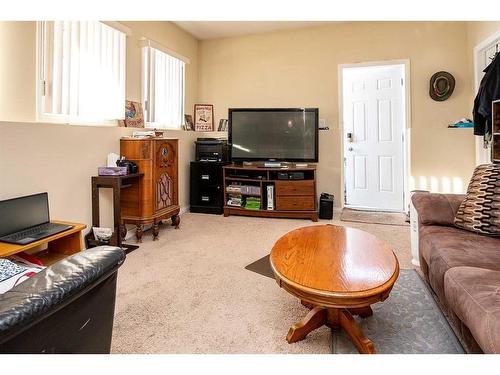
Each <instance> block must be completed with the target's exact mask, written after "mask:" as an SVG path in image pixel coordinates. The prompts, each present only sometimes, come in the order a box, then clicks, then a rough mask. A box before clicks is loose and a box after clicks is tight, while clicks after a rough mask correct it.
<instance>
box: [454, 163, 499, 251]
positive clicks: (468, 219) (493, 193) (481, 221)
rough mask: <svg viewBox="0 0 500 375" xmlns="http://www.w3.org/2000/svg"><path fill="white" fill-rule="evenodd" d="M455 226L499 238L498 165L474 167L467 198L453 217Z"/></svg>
mask: <svg viewBox="0 0 500 375" xmlns="http://www.w3.org/2000/svg"><path fill="white" fill-rule="evenodd" d="M455 225H456V226H457V227H460V228H463V229H466V230H469V231H471V232H475V233H479V234H486V235H491V236H500V164H483V165H479V166H477V167H476V169H475V170H474V174H473V175H472V178H471V181H470V183H469V187H468V188H467V196H466V198H465V199H464V201H463V202H462V204H461V205H460V207H459V208H458V211H457V214H456V215H455ZM499 250H500V249H499Z"/></svg>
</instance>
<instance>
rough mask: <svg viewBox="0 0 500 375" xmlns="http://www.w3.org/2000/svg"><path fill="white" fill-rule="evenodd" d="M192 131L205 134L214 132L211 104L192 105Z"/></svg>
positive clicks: (212, 107)
mask: <svg viewBox="0 0 500 375" xmlns="http://www.w3.org/2000/svg"><path fill="white" fill-rule="evenodd" d="M194 129H195V130H196V131H205V132H206V131H213V130H214V106H213V105H212V104H195V105H194Z"/></svg>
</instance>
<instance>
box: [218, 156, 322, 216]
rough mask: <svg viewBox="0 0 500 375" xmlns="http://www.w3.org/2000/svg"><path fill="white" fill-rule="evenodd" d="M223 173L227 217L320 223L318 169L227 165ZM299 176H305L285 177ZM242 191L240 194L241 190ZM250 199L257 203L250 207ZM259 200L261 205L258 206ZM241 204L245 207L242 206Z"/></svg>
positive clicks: (310, 166) (310, 167)
mask: <svg viewBox="0 0 500 375" xmlns="http://www.w3.org/2000/svg"><path fill="white" fill-rule="evenodd" d="M223 171H224V216H229V215H241V216H257V217H276V218H278V217H279V218H296V219H310V220H312V221H318V211H317V203H316V201H317V199H316V166H314V165H307V166H305V167H297V166H293V165H286V166H283V165H282V166H281V167H280V168H275V167H274V168H273V167H262V166H257V165H237V164H230V165H225V166H224V167H223ZM293 172H295V173H293ZM296 172H300V173H296ZM297 174H298V175H300V176H301V178H300V179H289V178H285V177H286V176H292V175H295V176H296V175H297ZM241 187H243V188H241ZM238 188H240V190H241V191H240V192H238V191H237V190H238ZM268 190H271V191H272V194H268ZM268 195H269V198H268ZM247 199H248V200H249V202H252V203H253V204H247ZM259 200H260V205H259V204H258V203H257V204H256V203H255V202H256V201H257V202H258V201H259ZM270 200H272V202H271V201H270ZM238 202H241V204H239V205H238ZM268 207H272V209H268Z"/></svg>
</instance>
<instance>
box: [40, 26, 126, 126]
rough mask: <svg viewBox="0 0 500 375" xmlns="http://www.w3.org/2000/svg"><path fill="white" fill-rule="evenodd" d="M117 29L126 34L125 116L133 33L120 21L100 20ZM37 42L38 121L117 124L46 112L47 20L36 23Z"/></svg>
mask: <svg viewBox="0 0 500 375" xmlns="http://www.w3.org/2000/svg"><path fill="white" fill-rule="evenodd" d="M99 22H101V23H103V24H105V25H107V26H109V27H111V28H113V29H115V30H118V31H120V32H122V33H124V34H125V37H126V38H125V45H124V48H123V51H121V59H122V60H123V66H122V68H121V71H120V81H121V82H122V90H123V93H122V96H123V112H124V115H123V117H125V95H126V92H125V90H126V49H127V36H128V35H130V34H131V31H130V29H129V28H128V27H126V26H124V25H122V24H120V23H119V22H104V21H99ZM36 33H37V43H36V66H37V76H36V86H35V89H36V121H37V122H43V123H57V124H70V125H95V126H103V125H104V126H117V125H118V120H121V119H119V118H117V119H100V118H96V119H90V118H88V117H87V118H84V117H81V116H71V115H65V114H51V113H45V112H44V108H45V100H46V96H45V92H46V90H47V76H46V75H47V71H48V69H47V59H46V55H45V54H46V52H47V50H48V49H50V48H51V46H50V42H49V41H48V38H46V21H38V22H37V24H36Z"/></svg>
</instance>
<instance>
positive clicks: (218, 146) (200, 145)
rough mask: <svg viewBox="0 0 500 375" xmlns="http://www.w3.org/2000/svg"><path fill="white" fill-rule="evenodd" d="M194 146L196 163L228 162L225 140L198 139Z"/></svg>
mask: <svg viewBox="0 0 500 375" xmlns="http://www.w3.org/2000/svg"><path fill="white" fill-rule="evenodd" d="M194 143H195V144H196V161H228V160H229V155H228V147H227V140H226V139H218V138H198V139H197V140H196V141H195V142H194Z"/></svg>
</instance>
